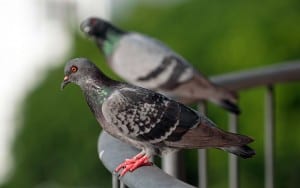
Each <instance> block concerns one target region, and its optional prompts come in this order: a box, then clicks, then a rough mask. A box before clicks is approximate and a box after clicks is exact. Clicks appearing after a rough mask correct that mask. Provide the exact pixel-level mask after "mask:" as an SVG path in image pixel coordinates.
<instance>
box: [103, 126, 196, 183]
mask: <svg viewBox="0 0 300 188" xmlns="http://www.w3.org/2000/svg"><path fill="white" fill-rule="evenodd" d="M98 153H99V157H100V159H101V161H102V162H103V164H104V166H105V167H106V168H107V169H108V170H109V171H110V172H111V173H112V174H114V173H113V172H114V169H115V168H116V166H118V165H119V164H120V163H121V162H122V161H123V160H124V159H126V158H131V157H132V156H133V155H135V154H137V153H138V150H136V149H135V148H133V147H131V146H129V145H127V144H125V143H123V142H121V141H119V140H117V139H115V138H113V137H111V136H110V135H108V134H107V133H106V132H104V131H102V133H101V135H100V137H99V140H98ZM121 180H122V181H123V182H124V183H125V184H126V185H128V186H129V187H130V188H141V187H147V188H152V187H153V188H157V187H170V188H195V187H193V186H191V185H188V184H186V183H184V182H182V181H180V180H178V179H176V178H174V177H171V176H169V175H168V174H166V173H164V172H163V171H162V170H161V169H159V168H158V167H156V166H146V167H143V168H138V169H137V170H135V171H134V172H131V173H127V174H126V175H125V176H124V177H122V178H121Z"/></svg>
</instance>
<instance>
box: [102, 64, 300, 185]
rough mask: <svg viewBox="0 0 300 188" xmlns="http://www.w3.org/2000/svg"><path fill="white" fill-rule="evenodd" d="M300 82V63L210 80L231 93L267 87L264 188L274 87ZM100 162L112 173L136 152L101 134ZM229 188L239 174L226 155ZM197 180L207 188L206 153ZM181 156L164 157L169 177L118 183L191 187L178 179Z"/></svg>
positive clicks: (153, 172)
mask: <svg viewBox="0 0 300 188" xmlns="http://www.w3.org/2000/svg"><path fill="white" fill-rule="evenodd" d="M299 80H300V61H295V62H287V63H281V64H276V65H272V66H268V67H264V68H259V69H252V70H249V71H242V72H238V73H230V74H225V75H222V76H216V77H212V78H211V81H212V82H214V83H216V84H219V85H222V86H223V87H225V88H228V89H230V90H233V91H237V92H239V91H240V90H244V89H250V88H254V87H259V86H264V87H266V94H265V188H273V187H274V127H275V121H274V120H275V117H274V116H275V114H274V110H275V100H274V89H273V87H274V85H275V84H278V83H284V82H292V81H299ZM199 110H200V111H202V112H205V104H204V103H201V104H199ZM237 124H238V122H237V116H236V115H233V114H229V131H231V132H236V131H237ZM98 151H99V156H100V159H101V160H102V162H103V164H104V166H105V167H106V168H107V169H108V170H109V171H110V172H113V170H114V168H115V167H116V166H117V165H118V164H119V163H121V162H122V161H123V160H124V159H125V158H129V157H132V156H134V155H135V154H136V153H138V151H137V150H136V149H134V148H132V147H130V146H128V145H126V144H124V143H122V142H120V141H118V140H116V139H114V138H112V137H110V136H109V135H107V134H106V133H102V134H101V136H100V138H99V142H98ZM229 155H230V157H229V187H230V188H238V187H239V171H238V169H239V168H238V160H237V157H236V156H234V155H232V154H229ZM198 156H199V157H198V174H199V177H198V180H199V184H198V185H199V187H200V188H207V184H208V183H207V177H208V174H207V156H206V150H203V149H200V150H199V152H198ZM181 158H182V152H177V153H173V154H168V155H167V156H164V157H163V160H162V168H163V170H165V171H166V172H167V173H168V174H170V175H171V176H173V177H171V176H169V175H167V174H166V173H164V172H163V171H162V170H160V169H159V168H157V167H156V166H153V167H150V166H147V167H143V168H139V169H137V170H136V171H134V172H133V173H128V174H127V175H126V176H124V177H123V178H122V179H121V181H122V182H123V183H125V184H126V185H127V186H129V187H130V188H144V187H145V188H149V187H155V188H156V187H172V188H177V187H193V186H191V185H188V184H186V183H184V182H182V181H180V180H178V179H177V178H180V173H179V172H180V169H181V168H182V161H180V159H181ZM123 183H121V184H120V183H119V180H118V178H117V177H116V176H115V175H113V188H118V187H125V185H124V184H123Z"/></svg>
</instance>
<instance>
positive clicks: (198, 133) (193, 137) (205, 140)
mask: <svg viewBox="0 0 300 188" xmlns="http://www.w3.org/2000/svg"><path fill="white" fill-rule="evenodd" d="M202 118H203V119H202V120H201V123H200V124H199V125H198V127H196V128H192V129H190V130H188V131H187V132H185V133H184V134H183V135H182V136H181V138H180V139H178V140H177V141H171V140H166V141H165V144H166V145H167V146H170V147H175V148H185V149H194V148H229V147H232V146H244V145H246V144H249V143H250V142H252V141H253V139H252V138H250V137H247V136H244V135H240V134H235V133H230V132H226V131H223V130H221V129H219V128H217V127H215V125H214V124H213V123H212V122H211V121H210V120H208V119H206V118H205V117H202ZM176 131H177V130H175V131H174V132H176ZM171 136H172V135H171Z"/></svg>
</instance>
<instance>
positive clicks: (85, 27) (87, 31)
mask: <svg viewBox="0 0 300 188" xmlns="http://www.w3.org/2000/svg"><path fill="white" fill-rule="evenodd" d="M80 29H81V31H82V32H84V33H85V34H90V32H91V27H90V26H89V25H88V21H87V20H85V21H83V22H82V23H81V24H80Z"/></svg>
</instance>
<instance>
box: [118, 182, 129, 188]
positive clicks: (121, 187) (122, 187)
mask: <svg viewBox="0 0 300 188" xmlns="http://www.w3.org/2000/svg"><path fill="white" fill-rule="evenodd" d="M120 188H128V187H127V186H126V185H125V183H123V182H122V181H120Z"/></svg>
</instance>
